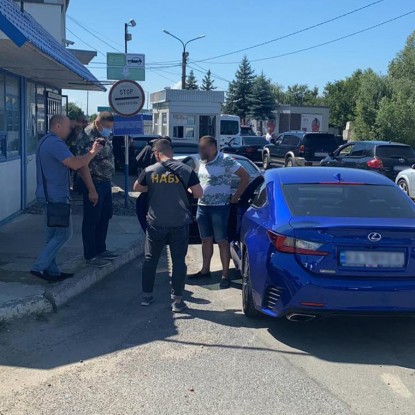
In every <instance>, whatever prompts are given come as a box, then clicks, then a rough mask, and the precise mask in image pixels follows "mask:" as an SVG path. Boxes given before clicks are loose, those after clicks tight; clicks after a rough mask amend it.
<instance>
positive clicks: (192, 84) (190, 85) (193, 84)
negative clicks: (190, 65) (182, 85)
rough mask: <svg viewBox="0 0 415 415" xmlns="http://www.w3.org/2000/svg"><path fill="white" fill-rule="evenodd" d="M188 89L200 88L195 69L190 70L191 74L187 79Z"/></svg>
mask: <svg viewBox="0 0 415 415" xmlns="http://www.w3.org/2000/svg"><path fill="white" fill-rule="evenodd" d="M186 89H199V86H198V84H197V79H196V76H195V74H194V72H193V70H191V71H190V73H189V76H188V77H187V79H186Z"/></svg>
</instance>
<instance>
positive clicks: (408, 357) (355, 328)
mask: <svg viewBox="0 0 415 415" xmlns="http://www.w3.org/2000/svg"><path fill="white" fill-rule="evenodd" d="M266 320H267V321H268V323H269V328H268V332H269V333H270V334H271V335H272V336H273V337H274V338H275V339H276V340H278V341H279V342H281V343H283V344H285V345H287V346H289V347H292V348H294V349H297V351H300V352H304V353H305V354H309V355H312V356H315V357H317V358H319V359H322V360H326V361H330V362H337V363H360V364H371V365H385V366H386V365H395V366H401V367H406V368H411V369H415V354H414V351H413V346H414V344H415V319H413V318H411V317H331V318H327V319H322V320H317V321H313V322H308V323H295V322H289V321H287V320H283V319H281V320H275V321H273V320H271V319H266Z"/></svg>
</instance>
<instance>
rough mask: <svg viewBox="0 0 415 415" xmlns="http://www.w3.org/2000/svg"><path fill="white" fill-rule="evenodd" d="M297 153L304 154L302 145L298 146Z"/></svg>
mask: <svg viewBox="0 0 415 415" xmlns="http://www.w3.org/2000/svg"><path fill="white" fill-rule="evenodd" d="M298 152H299V153H304V144H302V145H301V146H300V148H299V149H298Z"/></svg>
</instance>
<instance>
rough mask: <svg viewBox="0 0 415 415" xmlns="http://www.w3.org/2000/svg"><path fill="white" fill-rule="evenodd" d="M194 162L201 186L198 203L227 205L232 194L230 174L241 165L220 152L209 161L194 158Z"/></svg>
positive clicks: (203, 204)
mask: <svg viewBox="0 0 415 415" xmlns="http://www.w3.org/2000/svg"><path fill="white" fill-rule="evenodd" d="M195 163H196V167H195V171H196V173H197V175H198V176H199V180H200V184H201V186H202V188H203V197H201V198H200V199H199V205H202V206H224V205H228V204H229V203H230V199H231V196H232V175H233V174H234V173H236V172H237V171H238V170H239V169H240V168H241V167H242V166H241V165H240V164H239V163H238V162H237V161H236V160H235V159H233V158H232V157H231V156H229V155H227V154H223V153H221V152H218V154H217V156H216V158H215V159H214V160H212V161H210V162H209V163H206V162H204V161H202V160H200V159H196V160H195Z"/></svg>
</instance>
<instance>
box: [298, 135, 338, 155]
mask: <svg viewBox="0 0 415 415" xmlns="http://www.w3.org/2000/svg"><path fill="white" fill-rule="evenodd" d="M303 144H304V147H305V148H306V150H308V149H309V150H312V151H324V152H327V153H330V152H332V151H334V150H336V148H337V147H338V146H337V139H336V137H335V136H334V135H333V134H320V133H318V134H317V133H315V134H306V135H305V136H304V142H303Z"/></svg>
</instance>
